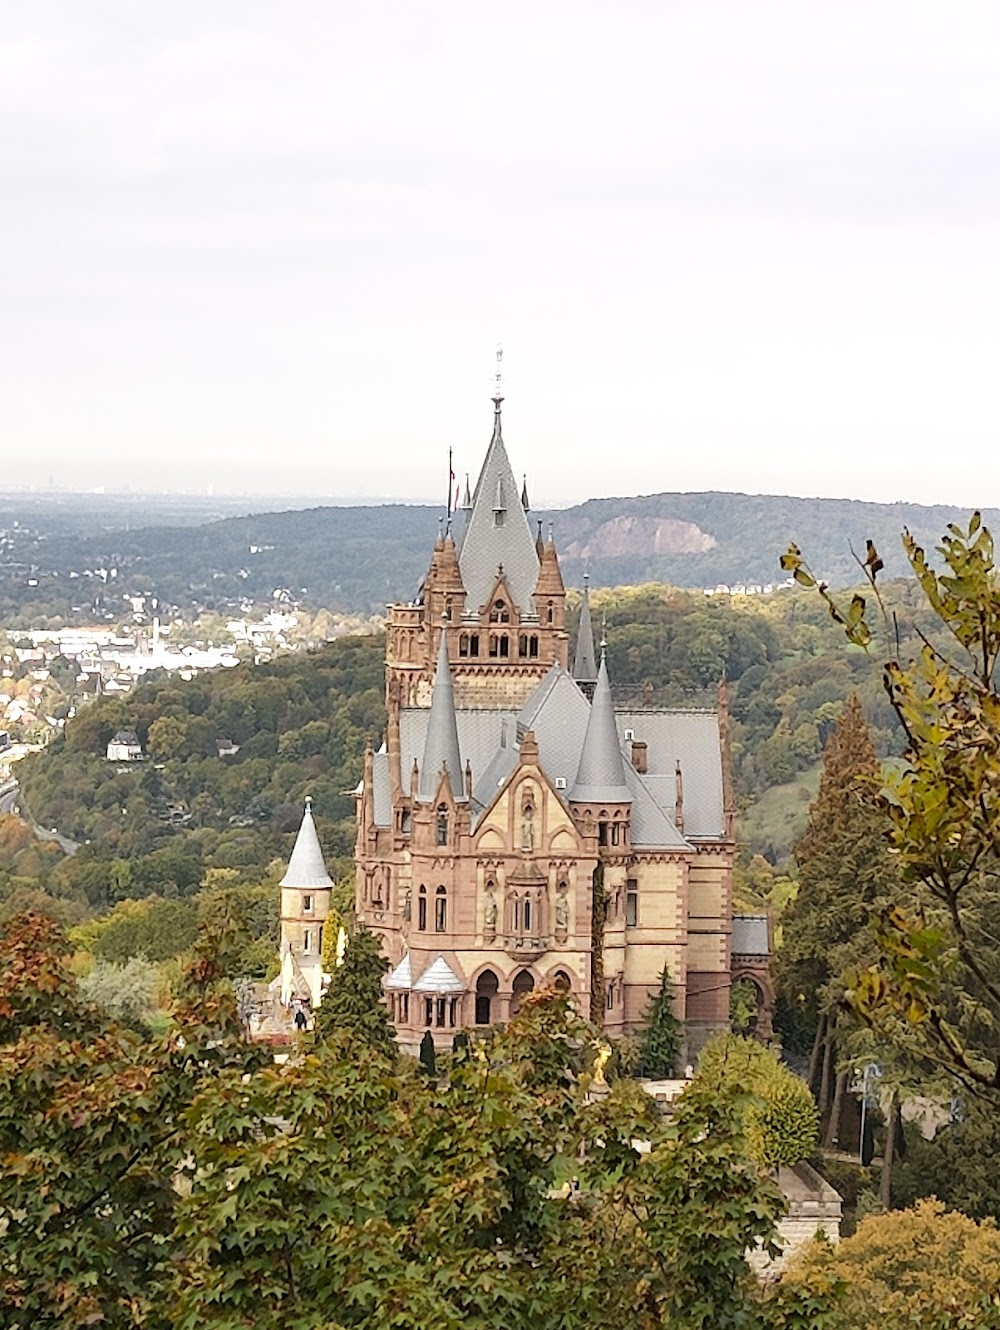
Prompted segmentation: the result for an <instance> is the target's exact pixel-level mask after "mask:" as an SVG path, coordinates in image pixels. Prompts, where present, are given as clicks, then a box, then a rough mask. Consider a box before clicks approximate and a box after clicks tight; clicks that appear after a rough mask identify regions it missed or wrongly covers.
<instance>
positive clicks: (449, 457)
mask: <svg viewBox="0 0 1000 1330" xmlns="http://www.w3.org/2000/svg"><path fill="white" fill-rule="evenodd" d="M453 475H454V471H453V470H452V465H451V449H450V448H449V449H448V521H449V522H450V521H451V478H452V476H453Z"/></svg>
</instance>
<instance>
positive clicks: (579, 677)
mask: <svg viewBox="0 0 1000 1330" xmlns="http://www.w3.org/2000/svg"><path fill="white" fill-rule="evenodd" d="M573 678H574V679H576V681H577V683H594V682H595V680H596V679H597V655H596V653H595V651H594V624H593V620H592V619H591V617H590V579H589V577H588V576H587V575H586V574H584V582H583V604H582V605H581V606H580V626H579V628H578V629H577V632H576V655H575V656H574V657H573Z"/></svg>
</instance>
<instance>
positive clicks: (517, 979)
mask: <svg viewBox="0 0 1000 1330" xmlns="http://www.w3.org/2000/svg"><path fill="white" fill-rule="evenodd" d="M534 987H535V981H534V978H533V977H532V974H531V971H530V970H518V972H517V974H516V975H515V976H514V982H513V984H512V985H511V988H512V990H513V996H512V997H511V1001H510V1014H511V1015H512V1016H516V1015H517V1013H518V1012H519V1011H520V1010H521V1004H522V1002H523V1001H524V999H525V998H526V997H527V995H528V994H529V993H530V992H531V991H532V989H533V988H534Z"/></svg>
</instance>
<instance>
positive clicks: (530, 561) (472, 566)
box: [458, 352, 538, 615]
mask: <svg viewBox="0 0 1000 1330" xmlns="http://www.w3.org/2000/svg"><path fill="white" fill-rule="evenodd" d="M500 354H502V353H500V352H498V359H497V363H498V365H499V356H500ZM502 402H503V396H502V394H501V392H500V376H499V370H498V372H497V385H496V391H495V393H494V395H493V437H492V438H491V439H490V446H489V448H487V450H486V457H485V459H484V461H483V469H482V470H481V471H480V473H479V479H478V481H477V482H476V488H475V490H474V492H473V495H472V506H471V508H470V509H469V520H468V523H467V524H466V528H465V534H464V536H463V537H462V548H461V551H460V553H459V556H458V564H459V568H460V569H461V571H462V584H463V585H464V587H465V592H466V599H465V608H466V612H467V613H470V614H474V615H475V614H478V613H479V611H480V608H481V607H483V606H485V605H486V602H487V601H488V600H489V597H490V594H491V592H492V590H493V587H494V585H495V583H496V579H497V573H498V569H499V568H500V567H501V565H502V566H503V570H504V576H505V577H506V580H507V588H508V590H509V591H510V594H511V597H512V599H513V601H514V604H515V605H516V606H517V607H518V609H519V610H520V612H521V614H522V615H525V614H528V615H530V614H533V613H534V593H535V585H536V583H537V581H538V553H537V551H536V549H535V540H534V537H533V536H532V534H531V527H530V526H529V525H528V517H527V514H526V513H525V511H524V508H523V506H522V505H521V504H520V503H519V502H518V501H517V494H518V484H517V481H516V480H515V479H514V472H513V469H512V468H511V465H510V459H509V458H508V456H507V449H506V447H505V446H504V441H503V432H502V428H501V421H500V406H501V403H502Z"/></svg>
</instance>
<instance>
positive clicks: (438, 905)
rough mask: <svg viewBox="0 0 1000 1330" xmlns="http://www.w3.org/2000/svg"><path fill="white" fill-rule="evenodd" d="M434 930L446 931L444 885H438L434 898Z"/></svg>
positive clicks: (446, 911)
mask: <svg viewBox="0 0 1000 1330" xmlns="http://www.w3.org/2000/svg"><path fill="white" fill-rule="evenodd" d="M434 931H435V932H436V933H446V932H447V931H448V893H447V892H446V891H445V889H444V887H438V889H437V893H436V895H435V898H434Z"/></svg>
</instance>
